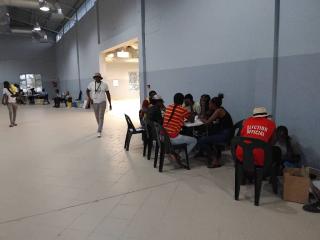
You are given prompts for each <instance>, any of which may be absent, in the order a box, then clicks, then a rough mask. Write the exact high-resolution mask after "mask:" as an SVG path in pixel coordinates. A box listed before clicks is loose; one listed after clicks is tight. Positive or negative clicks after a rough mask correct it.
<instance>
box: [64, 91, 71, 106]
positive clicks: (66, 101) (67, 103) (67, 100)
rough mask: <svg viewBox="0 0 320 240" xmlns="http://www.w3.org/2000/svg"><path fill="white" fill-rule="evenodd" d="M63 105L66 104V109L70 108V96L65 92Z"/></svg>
mask: <svg viewBox="0 0 320 240" xmlns="http://www.w3.org/2000/svg"><path fill="white" fill-rule="evenodd" d="M65 104H66V107H69V108H71V107H72V96H71V94H70V92H69V91H67V92H66V96H65Z"/></svg>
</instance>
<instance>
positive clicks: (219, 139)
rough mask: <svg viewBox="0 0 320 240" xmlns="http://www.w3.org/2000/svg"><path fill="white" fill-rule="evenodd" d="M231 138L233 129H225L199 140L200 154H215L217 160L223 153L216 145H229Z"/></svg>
mask: <svg viewBox="0 0 320 240" xmlns="http://www.w3.org/2000/svg"><path fill="white" fill-rule="evenodd" d="M231 136H232V129H224V130H221V131H218V132H217V133H215V134H213V135H210V136H206V137H202V138H200V139H199V140H198V146H199V148H200V152H206V153H207V154H208V155H209V156H212V155H213V154H215V157H216V158H220V157H221V151H219V149H218V148H217V146H216V145H219V144H220V145H223V144H227V143H228V142H229V141H230V138H231Z"/></svg>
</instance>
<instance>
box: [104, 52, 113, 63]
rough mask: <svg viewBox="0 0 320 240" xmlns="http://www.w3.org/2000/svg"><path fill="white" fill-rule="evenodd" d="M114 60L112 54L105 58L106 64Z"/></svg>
mask: <svg viewBox="0 0 320 240" xmlns="http://www.w3.org/2000/svg"><path fill="white" fill-rule="evenodd" d="M113 58H114V53H109V54H107V56H106V57H105V60H106V62H112V59H113Z"/></svg>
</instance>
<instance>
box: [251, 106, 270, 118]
mask: <svg viewBox="0 0 320 240" xmlns="http://www.w3.org/2000/svg"><path fill="white" fill-rule="evenodd" d="M268 116H269V114H268V111H267V109H266V108H265V107H255V108H254V109H253V117H255V118H259V117H260V118H262V117H268Z"/></svg>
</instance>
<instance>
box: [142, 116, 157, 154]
mask: <svg viewBox="0 0 320 240" xmlns="http://www.w3.org/2000/svg"><path fill="white" fill-rule="evenodd" d="M145 128H146V136H147V145H148V153H147V159H148V160H150V159H151V153H152V148H153V145H154V144H153V143H154V142H155V143H156V144H155V156H154V157H155V158H157V157H158V153H159V144H158V142H157V135H156V130H155V127H154V123H153V122H152V121H149V120H148V119H147V120H146V121H145Z"/></svg>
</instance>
